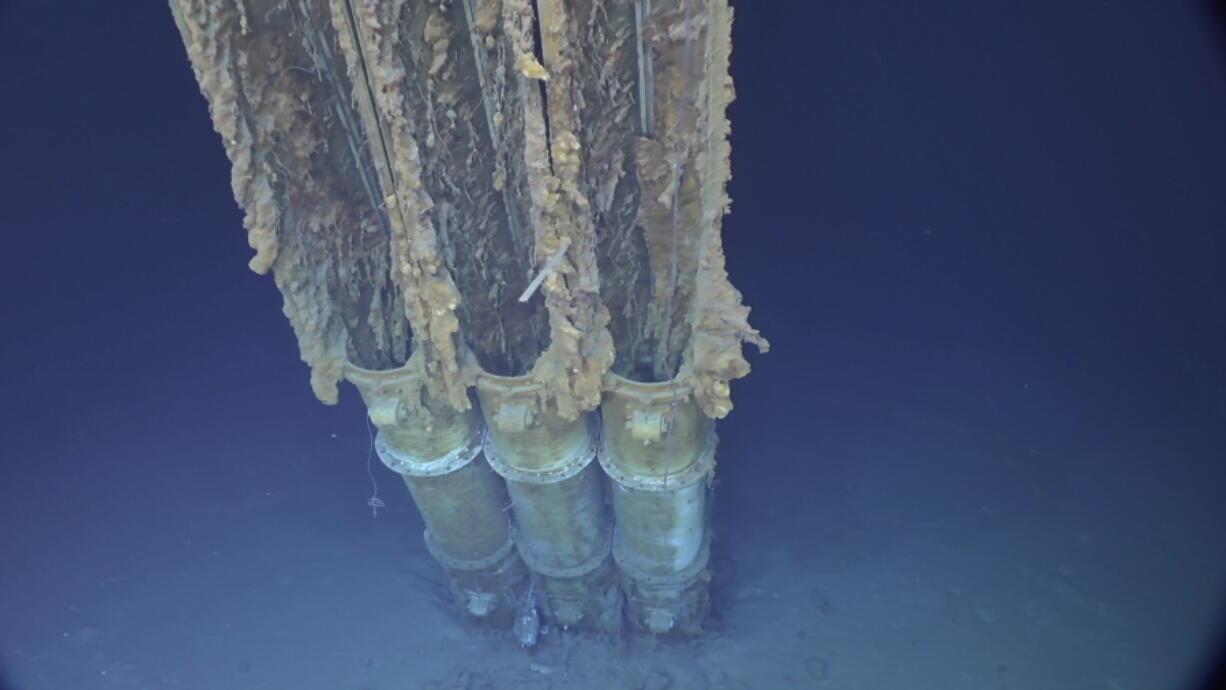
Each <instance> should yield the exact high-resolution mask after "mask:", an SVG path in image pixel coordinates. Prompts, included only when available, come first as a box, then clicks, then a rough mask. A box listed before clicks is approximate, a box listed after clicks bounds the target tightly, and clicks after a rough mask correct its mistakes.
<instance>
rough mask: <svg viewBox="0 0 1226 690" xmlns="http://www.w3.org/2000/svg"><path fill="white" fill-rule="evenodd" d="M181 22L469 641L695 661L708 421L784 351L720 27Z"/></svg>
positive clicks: (366, 13)
mask: <svg viewBox="0 0 1226 690" xmlns="http://www.w3.org/2000/svg"><path fill="white" fill-rule="evenodd" d="M171 8H172V11H173V12H174V16H175V19H176V22H177V24H178V27H179V30H180V32H181V33H182V37H183V42H184V44H185V46H186V48H187V53H188V55H189V57H190V59H191V61H192V65H193V67H194V69H195V73H196V76H197V79H198V80H199V83H200V87H201V90H202V91H203V93H204V95H205V97H206V98H207V100H208V103H209V108H210V112H211V115H212V119H213V123H214V126H215V128H216V130H217V131H218V133H219V134H220V135H221V137H222V140H223V142H224V145H225V149H226V153H227V154H228V156H229V158H230V160H231V162H232V176H231V184H232V186H233V191H234V196H235V198H236V200H237V201H238V203H239V204H240V205H241V206H242V208H243V210H244V211H245V214H246V216H245V220H244V224H245V226H246V230H247V237H248V241H249V243H250V244H251V246H252V248H253V249H254V250H255V256H254V257H253V258H252V259H251V268H252V270H254V271H256V272H258V273H268V272H271V273H272V275H273V278H274V279H275V281H276V284H277V287H278V288H279V289H280V291H281V293H282V295H283V296H284V313H285V316H286V317H287V318H288V319H289V321H290V323H291V324H292V326H293V328H294V331H295V333H296V335H297V338H298V343H299V346H300V350H301V356H302V359H303V360H304V361H305V362H306V363H307V365H308V366H309V367H310V370H311V385H312V387H313V389H314V391H315V394H316V396H317V397H318V398H319V399H320V400H322V401H323V402H325V403H334V402H335V401H336V400H337V395H338V384H339V382H340V381H341V380H347V381H349V382H351V383H352V384H353V385H355V386H356V388H357V389H358V391H359V392H360V394H361V395H362V398H363V400H364V402H365V403H366V406H367V409H368V412H369V416H370V419H371V421H372V422H373V423H374V424H375V425H376V427H377V428H378V435H377V439H376V449H377V451H378V454H379V457H380V459H381V460H382V461H383V462H384V464H385V465H387V467H389V468H390V469H392V470H393V471H395V472H397V473H399V474H400V475H402V476H403V478H404V481H405V483H406V484H407V486H408V488H409V490H410V492H411V493H412V495H413V498H414V500H415V501H416V503H417V506H418V508H419V509H420V510H421V513H422V515H423V517H424V519H425V522H426V525H427V532H426V543H427V546H428V547H429V550H430V552H431V553H432V554H433V555H434V557H435V558H436V559H437V560H438V561H439V563H440V564H442V566H443V567H444V569H445V570H446V572H447V574H448V580H449V583H450V585H451V589H452V593H453V595H454V596H455V599H456V602H457V606H458V610H459V611H460V612H461V614H462V615H464V616H466V617H469V618H471V619H474V620H478V621H482V622H486V623H489V624H491V625H502V626H506V627H508V628H512V629H514V631H515V634H517V635H519V637H520V639H521V640H522V641H523V642H524V643H525V644H528V643H531V642H532V641H533V640H534V639H535V636H536V632H537V626H538V625H539V624H540V622H541V621H542V620H546V621H552V622H554V623H555V624H557V625H559V626H562V627H571V626H577V627H582V628H588V629H595V630H605V631H613V630H618V629H620V627H621V626H622V625H624V624H625V623H627V622H628V623H629V624H630V625H631V626H632V627H634V628H637V629H640V630H644V631H650V632H652V633H661V634H663V633H669V634H679V635H693V634H698V633H699V632H700V631H701V627H702V620H703V617H704V615H705V613H706V609H707V582H708V580H709V570H708V556H707V554H708V546H709V535H710V530H709V520H710V517H709V508H708V506H709V501H708V497H709V492H710V479H711V477H712V475H713V472H714V468H715V463H714V453H715V422H714V420H716V419H718V418H721V417H723V416H725V415H727V414H728V412H729V411H730V410H731V409H732V403H731V400H730V396H729V382H730V381H731V380H732V379H735V378H738V377H741V376H744V375H745V374H746V373H748V371H749V366H748V364H747V363H746V361H745V359H744V357H743V355H742V344H743V343H744V342H751V343H753V344H755V345H757V346H758V347H759V348H761V349H765V348H766V342H765V341H764V340H763V339H762V338H761V337H760V336H759V335H758V333H757V331H755V330H754V329H753V328H751V327H750V325H749V323H748V321H747V317H748V312H749V310H748V309H747V308H746V307H745V306H743V305H742V303H741V296H740V294H739V293H738V292H737V291H736V289H734V288H733V287H732V285H731V284H730V283H729V281H728V278H727V275H726V272H725V268H724V253H723V247H722V244H721V239H720V231H721V222H722V218H723V216H724V215H725V214H726V213H727V212H728V208H729V199H728V197H727V195H726V192H725V187H726V184H727V181H728V178H729V143H728V133H729V125H728V121H727V118H726V115H725V110H726V107H727V105H728V103H729V101H730V100H731V98H732V93H733V92H732V84H731V79H730V77H729V73H728V60H729V53H730V48H731V44H730V40H731V33H730V32H731V10H730V9H729V7H728V6H727V2H726V0H619V1H603V0H572V1H563V0H535V2H533V1H532V0H172V1H171ZM508 504H510V505H511V507H512V509H511V510H510V511H508V510H506V507H507V505H508Z"/></svg>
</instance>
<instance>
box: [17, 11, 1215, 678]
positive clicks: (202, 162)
mask: <svg viewBox="0 0 1226 690" xmlns="http://www.w3.org/2000/svg"><path fill="white" fill-rule="evenodd" d="M736 10H737V11H736V24H735V35H734V55H733V63H734V76H735V77H736V78H737V89H738V100H737V102H736V103H735V104H734V106H733V109H732V111H731V116H732V119H733V131H734V134H733V146H734V161H733V163H734V167H733V178H734V179H733V182H732V185H731V190H730V191H731V195H732V197H733V199H734V205H733V209H734V212H733V215H732V216H730V217H729V218H728V219H727V221H726V224H725V243H726V248H727V253H728V265H729V271H730V275H731V278H732V280H733V282H734V283H735V284H736V285H737V286H738V287H739V288H740V289H741V290H742V292H743V293H744V295H745V300H746V302H747V303H748V304H750V305H751V306H752V307H753V313H752V318H751V320H752V322H753V324H754V325H755V326H756V327H757V328H759V329H760V330H761V331H762V332H763V334H764V335H765V336H766V337H768V338H769V339H770V340H771V341H772V344H773V346H774V347H773V350H772V352H771V353H769V354H768V355H765V356H757V355H753V356H751V361H752V362H753V364H754V367H755V371H754V372H753V373H752V374H751V375H750V376H749V377H748V378H746V379H745V380H743V381H740V382H738V383H736V384H734V388H733V399H734V402H735V403H736V405H737V408H736V410H735V411H734V412H733V414H732V415H731V416H730V417H728V418H727V419H726V420H724V421H723V422H721V424H720V427H719V430H720V437H721V445H720V454H719V462H720V465H719V483H718V486H717V489H716V507H715V527H716V566H717V580H716V582H715V583H714V591H715V595H716V605H717V606H716V611H715V616H714V619H713V621H712V628H713V632H712V634H711V635H710V636H708V637H707V638H705V639H704V640H702V641H700V642H697V643H685V644H678V643H669V642H664V641H652V640H643V639H637V640H624V641H622V642H621V643H620V644H609V643H607V642H605V641H601V640H594V639H587V638H584V637H582V636H580V635H577V634H569V635H568V634H558V632H557V631H554V632H553V633H551V634H549V635H547V636H546V640H545V643H544V644H543V645H541V646H540V647H539V648H538V649H536V650H533V651H531V652H527V651H524V650H521V649H519V647H518V646H517V645H515V644H514V643H513V641H511V640H507V639H502V638H499V637H496V636H490V635H481V634H474V633H473V632H472V631H469V630H467V629H464V628H462V627H461V626H460V624H459V623H458V622H457V621H456V620H455V619H454V617H453V616H452V614H451V612H450V609H449V608H448V607H447V605H446V604H445V603H444V602H443V601H442V600H441V596H442V595H443V593H442V592H440V587H441V581H442V578H441V573H440V572H439V570H438V568H437V566H435V565H434V564H433V562H432V561H431V560H430V558H429V556H428V555H427V554H426V553H425V550H424V548H423V547H422V545H421V530H422V525H421V521H420V518H419V517H418V516H417V514H416V511H415V509H414V508H413V506H412V504H411V502H410V501H409V499H408V496H407V495H406V494H405V493H404V492H403V491H401V490H400V489H399V485H398V481H399V480H397V479H396V478H395V477H394V476H393V475H391V474H390V473H387V472H385V471H382V468H377V469H378V470H379V473H378V474H377V475H376V476H377V477H378V479H379V481H380V482H381V492H380V496H382V497H383V498H384V500H385V501H386V502H387V507H386V508H385V509H383V510H381V511H380V512H379V514H378V517H377V518H373V519H372V516H371V512H370V508H369V507H368V506H367V505H366V499H367V498H368V497H369V491H370V487H369V483H368V479H367V476H366V473H365V471H364V469H363V466H362V464H363V462H364V460H365V458H366V456H367V452H368V443H369V441H368V437H367V432H366V427H365V425H364V421H363V419H364V417H363V409H362V406H361V404H360V401H359V400H358V398H357V395H356V393H355V391H354V390H353V389H352V388H346V389H343V390H342V401H341V404H340V405H339V406H337V407H335V408H328V407H324V406H322V405H320V404H319V403H317V402H316V401H315V400H314V398H313V397H312V395H311V392H310V389H309V387H308V385H307V371H306V368H305V367H304V366H303V365H301V364H300V363H299V362H298V358H297V346H296V343H295V341H294V338H293V334H292V332H291V330H290V328H289V326H288V324H287V323H286V321H285V319H284V317H283V316H282V315H281V313H280V296H279V294H278V293H277V292H276V290H275V288H274V286H273V284H272V281H271V280H269V279H267V278H262V277H259V276H255V275H253V274H251V273H250V272H248V271H247V269H246V267H245V264H246V260H247V258H248V257H249V254H250V251H249V249H248V248H247V247H246V243H245V241H244V235H243V231H242V229H241V216H240V213H239V211H238V210H237V208H236V207H235V204H234V202H233V200H232V198H231V196H230V190H229V182H228V180H229V177H228V176H229V169H228V163H227V161H226V160H225V157H224V153H223V150H222V147H221V146H220V143H219V141H218V140H217V136H216V135H215V134H214V133H213V131H212V127H211V124H210V121H209V119H208V113H207V108H206V104H205V102H204V99H203V98H202V97H201V96H200V94H199V90H198V88H197V86H196V83H195V81H194V77H193V74H192V72H191V70H190V67H189V65H188V62H187V59H186V57H185V54H184V51H183V49H182V46H181V44H180V43H179V36H178V33H177V31H176V30H175V27H174V24H173V22H172V20H171V18H170V13H169V11H168V10H167V8H166V7H164V6H162V5H161V4H159V3H132V4H130V5H129V4H124V5H122V6H120V5H116V4H97V5H89V4H86V3H81V4H80V6H73V7H70V8H68V7H66V6H64V5H62V4H55V3H36V2H10V3H8V4H6V5H4V6H0V65H3V68H2V69H3V71H2V72H0V94H2V100H0V103H2V104H3V105H2V107H0V160H2V161H3V165H0V190H3V192H2V195H0V237H3V239H4V242H5V244H4V246H3V251H2V252H0V257H2V259H3V263H2V269H0V290H2V295H3V296H2V297H0V308H2V312H0V324H2V326H0V330H2V332H3V334H4V337H3V339H2V341H3V344H2V345H0V353H3V359H2V361H3V362H4V364H5V373H4V376H3V382H4V392H5V395H4V396H3V397H2V398H0V400H2V402H0V420H2V422H0V428H2V430H3V433H2V434H0V471H2V472H3V474H2V475H0V661H2V663H3V667H4V670H5V672H6V673H7V675H8V677H9V678H10V683H11V684H12V686H13V687H15V688H22V689H25V688H29V689H31V690H37V689H43V688H57V689H59V688H65V689H77V688H80V689H83V690H84V689H95V688H96V689H110V688H115V689H128V688H133V689H135V688H159V689H161V688H167V689H174V688H186V689H202V688H203V689H226V690H229V689H241V688H270V689H273V688H291V687H292V688H300V689H302V690H314V689H317V688H318V689H320V690H325V689H326V690H334V689H352V690H358V689H363V688H364V689H374V688H377V689H379V690H395V689H400V688H472V689H477V688H663V687H672V688H684V689H688V688H713V689H721V690H722V689H736V688H754V689H755V690H756V689H759V688H761V689H774V688H807V687H815V688H820V687H828V688H863V689H865V690H868V689H874V688H875V689H878V690H888V689H891V688H904V687H905V688H939V689H956V688H968V689H969V688H974V689H980V688H1002V689H1005V688H1017V689H1037V688H1043V689H1045V690H1047V689H1052V690H1056V689H1066V688H1067V689H1069V690H1073V689H1077V690H1082V689H1086V690H1155V689H1162V688H1178V687H1193V686H1194V685H1195V683H1196V682H1197V680H1196V679H1197V674H1198V673H1200V671H1201V669H1203V668H1204V667H1205V665H1206V664H1208V663H1209V662H1210V661H1211V659H1212V657H1213V656H1214V652H1215V650H1216V645H1217V644H1218V642H1219V640H1218V639H1217V637H1216V632H1217V630H1218V629H1219V628H1220V626H1221V624H1222V621H1223V618H1224V605H1226V549H1223V543H1224V542H1223V538H1222V536H1221V535H1222V528H1223V525H1226V476H1224V475H1226V469H1224V467H1226V462H1224V461H1226V360H1223V356H1222V353H1223V352H1226V333H1224V330H1223V316H1224V309H1223V295H1226V273H1224V272H1223V269H1222V266H1223V257H1226V246H1224V244H1226V242H1224V240H1223V237H1224V235H1223V228H1226V195H1223V193H1222V191H1223V179H1224V175H1223V164H1224V161H1226V126H1224V125H1223V123H1226V43H1224V39H1223V30H1222V26H1221V24H1220V23H1215V22H1214V19H1213V15H1212V14H1211V12H1210V7H1209V6H1208V5H1207V4H1206V5H1202V4H1196V3H1191V2H1166V3H1157V2H1144V1H1141V0H1134V1H1129V2H1124V1H1122V0H1120V1H1114V2H1113V1H1109V0H1097V1H1093V2H1091V1H1086V2H1057V1H1055V0H1041V1H1038V2H1031V3H1010V2H999V1H995V0H989V1H986V2H985V1H971V0H934V1H933V2H926V3H910V2H892V1H891V2H887V1H886V0H861V1H858V2H851V1H845V0H834V1H830V2H814V3H804V4H803V5H800V4H795V5H791V4H789V5H786V6H785V5H781V4H776V3H754V2H739V3H736ZM819 667H820V669H821V673H822V674H824V676H825V680H823V681H820V682H819V681H817V680H815V679H814V677H813V675H814V673H815V669H818V668H819Z"/></svg>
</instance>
